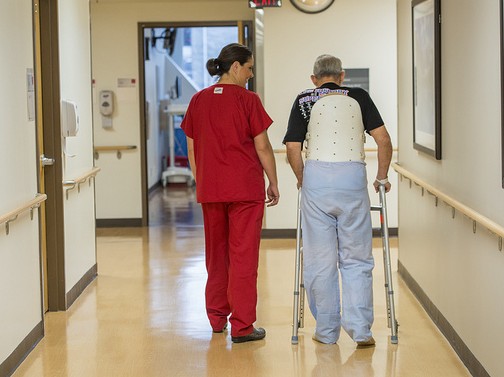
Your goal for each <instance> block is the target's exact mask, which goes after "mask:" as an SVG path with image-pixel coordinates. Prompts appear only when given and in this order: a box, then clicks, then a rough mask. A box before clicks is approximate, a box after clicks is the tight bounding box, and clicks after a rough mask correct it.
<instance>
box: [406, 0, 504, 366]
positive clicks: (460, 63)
mask: <svg viewBox="0 0 504 377" xmlns="http://www.w3.org/2000/svg"><path fill="white" fill-rule="evenodd" d="M397 9H398V10H397V13H398V71H399V72H398V82H399V106H398V109H399V149H400V152H399V162H400V163H401V165H402V167H404V168H405V169H407V170H409V171H411V172H413V173H414V174H416V175H417V176H418V177H420V178H421V179H422V180H424V181H426V182H427V183H429V184H430V185H432V186H434V187H436V188H438V189H439V190H441V191H442V192H444V193H445V194H447V195H449V196H451V197H453V198H454V199H456V200H458V201H459V202H462V203H463V204H465V205H467V206H469V207H471V208H473V209H474V210H476V211H477V212H479V213H480V214H481V215H483V216H486V217H488V218H489V219H491V220H493V221H494V222H496V223H498V224H500V225H501V226H502V225H504V190H503V189H502V186H501V178H502V176H501V171H502V167H501V152H502V146H501V142H500V140H501V106H502V98H501V91H500V90H501V81H500V56H499V51H500V47H499V46H500V26H499V14H500V10H499V1H498V0H464V1H460V0H443V1H442V5H441V12H442V25H441V29H442V37H441V39H442V53H441V65H442V67H441V72H442V73H441V76H442V89H441V92H442V147H443V159H442V160H441V161H436V160H434V159H433V158H431V157H429V156H427V155H425V154H423V153H421V152H418V151H416V150H414V149H413V124H412V103H413V100H412V68H411V67H412V59H411V54H412V43H411V40H412V38H411V1H410V0H399V1H398V8H397ZM399 190H400V193H399V229H400V240H399V242H400V245H399V246H400V247H399V250H400V262H401V263H402V265H403V266H404V268H405V269H406V270H407V271H408V272H409V273H410V274H411V275H412V277H413V278H414V279H415V281H416V282H417V283H418V284H419V285H420V287H421V289H422V290H423V291H424V292H425V294H426V295H427V296H428V298H429V299H430V300H431V301H432V303H433V304H434V305H435V306H436V307H437V308H438V309H439V311H440V312H441V314H442V315H443V316H444V317H445V318H446V319H447V321H448V322H449V324H450V325H451V326H452V327H453V328H454V330H455V331H456V332H457V334H458V335H459V336H460V337H461V338H462V341H463V342H464V343H465V344H466V345H467V346H468V347H469V349H470V350H471V352H472V353H473V354H474V355H475V357H476V358H477V359H478V360H479V361H480V362H481V364H482V365H483V366H484V368H485V369H486V370H487V372H488V373H489V374H490V375H491V376H502V375H504V364H503V363H502V360H501V359H502V356H501V354H502V353H501V346H500V342H501V339H500V334H504V323H503V321H502V318H503V317H504V301H503V300H502V299H501V298H502V287H503V286H504V273H503V272H504V255H503V253H502V252H499V249H498V240H497V238H496V237H495V236H494V235H492V234H491V233H489V232H488V231H486V230H485V229H483V228H481V227H479V226H478V228H477V231H476V233H475V234H473V229H472V222H471V221H470V220H469V219H467V218H465V217H464V216H462V215H461V214H459V213H458V214H456V216H455V218H454V219H452V211H451V208H450V207H447V206H446V205H444V204H442V203H441V202H440V204H439V205H438V206H437V207H436V205H435V202H434V198H433V197H432V196H431V195H425V196H424V197H422V195H421V190H420V189H419V188H418V187H415V185H413V187H412V188H410V186H409V182H408V181H407V180H404V181H403V182H402V183H401V184H400V187H399ZM498 334H499V335H498Z"/></svg>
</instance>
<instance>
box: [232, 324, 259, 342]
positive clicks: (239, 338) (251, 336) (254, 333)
mask: <svg viewBox="0 0 504 377" xmlns="http://www.w3.org/2000/svg"><path fill="white" fill-rule="evenodd" d="M265 336H266V330H264V329H263V328H262V327H258V328H257V329H256V328H254V330H253V331H252V332H251V333H250V334H248V335H245V336H232V337H231V340H232V341H233V343H244V342H253V341H254V340H261V339H264V337H265Z"/></svg>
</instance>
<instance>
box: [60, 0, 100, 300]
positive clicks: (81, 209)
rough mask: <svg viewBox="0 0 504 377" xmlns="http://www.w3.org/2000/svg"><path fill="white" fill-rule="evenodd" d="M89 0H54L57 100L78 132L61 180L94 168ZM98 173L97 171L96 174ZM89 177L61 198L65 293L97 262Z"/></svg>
mask: <svg viewBox="0 0 504 377" xmlns="http://www.w3.org/2000/svg"><path fill="white" fill-rule="evenodd" d="M89 25H90V20H89V0H73V1H71V2H68V1H60V2H59V35H60V41H59V48H60V76H61V84H60V87H61V99H62V100H71V101H73V102H75V103H76V104H77V109H78V116H79V131H78V133H77V136H75V137H67V138H66V141H65V140H62V143H63V145H64V146H65V144H66V153H65V154H64V155H63V156H62V158H63V161H64V164H63V168H64V171H63V179H64V180H74V179H76V178H77V177H79V176H82V175H83V174H85V173H87V172H88V171H90V170H91V169H92V168H93V163H94V160H93V109H92V101H91V33H90V30H89ZM100 174H101V173H98V177H99V176H100ZM93 183H94V182H93V181H92V180H91V184H89V182H85V183H84V184H82V185H80V189H74V190H72V191H70V192H69V194H68V199H65V201H64V204H65V207H64V208H65V287H66V292H67V293H68V292H69V291H70V290H71V289H72V288H73V287H74V286H75V285H76V284H77V283H78V282H79V280H80V279H81V278H82V277H83V276H84V275H85V274H86V273H87V272H88V271H89V270H90V269H91V268H93V266H95V265H96V237H95V199H94V197H95V190H94V184H93Z"/></svg>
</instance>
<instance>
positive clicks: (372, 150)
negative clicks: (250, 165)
mask: <svg viewBox="0 0 504 377" xmlns="http://www.w3.org/2000/svg"><path fill="white" fill-rule="evenodd" d="M397 150H398V149H397V148H393V149H392V151H393V152H397ZM303 152H305V151H304V150H303ZM364 152H378V148H364ZM273 153H287V151H286V150H285V149H273Z"/></svg>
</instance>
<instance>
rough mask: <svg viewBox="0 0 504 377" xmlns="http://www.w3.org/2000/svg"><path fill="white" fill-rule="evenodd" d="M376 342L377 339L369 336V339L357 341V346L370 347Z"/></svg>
mask: <svg viewBox="0 0 504 377" xmlns="http://www.w3.org/2000/svg"><path fill="white" fill-rule="evenodd" d="M375 344H376V342H375V340H374V338H373V337H371V338H369V339H368V340H363V341H359V342H357V348H368V347H374V346H375Z"/></svg>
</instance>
